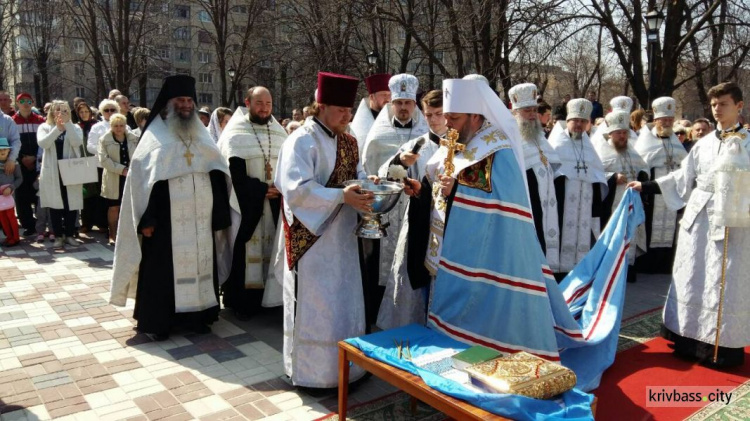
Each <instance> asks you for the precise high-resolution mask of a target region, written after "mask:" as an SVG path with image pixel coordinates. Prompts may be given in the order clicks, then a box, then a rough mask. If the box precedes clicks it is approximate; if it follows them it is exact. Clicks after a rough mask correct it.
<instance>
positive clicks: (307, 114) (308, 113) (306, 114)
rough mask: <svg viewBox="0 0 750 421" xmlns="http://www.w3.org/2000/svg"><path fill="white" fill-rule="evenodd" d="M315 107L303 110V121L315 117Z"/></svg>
mask: <svg viewBox="0 0 750 421" xmlns="http://www.w3.org/2000/svg"><path fill="white" fill-rule="evenodd" d="M313 114H314V113H313V107H310V106H307V107H304V108H303V109H302V119H303V120H304V119H306V118H307V117H311V116H312V115H313Z"/></svg>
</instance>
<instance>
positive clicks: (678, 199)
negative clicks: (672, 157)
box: [656, 149, 697, 211]
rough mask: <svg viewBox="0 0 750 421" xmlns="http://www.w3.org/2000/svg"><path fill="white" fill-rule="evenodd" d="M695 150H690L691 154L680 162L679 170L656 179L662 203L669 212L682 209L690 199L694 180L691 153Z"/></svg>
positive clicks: (694, 171) (692, 155) (694, 165)
mask: <svg viewBox="0 0 750 421" xmlns="http://www.w3.org/2000/svg"><path fill="white" fill-rule="evenodd" d="M695 150H697V149H693V150H691V153H690V154H688V156H687V157H686V158H685V159H683V160H682V164H681V165H680V168H679V169H677V170H675V171H672V172H671V173H669V174H667V175H665V176H663V177H659V178H657V179H656V182H657V183H658V184H659V188H660V189H661V195H662V197H663V198H664V203H665V204H666V205H667V207H668V208H669V209H670V210H673V211H677V210H680V209H682V208H684V207H685V206H686V205H687V200H688V199H689V198H690V192H691V191H692V190H693V185H694V184H695V179H696V160H695V153H693V151H695Z"/></svg>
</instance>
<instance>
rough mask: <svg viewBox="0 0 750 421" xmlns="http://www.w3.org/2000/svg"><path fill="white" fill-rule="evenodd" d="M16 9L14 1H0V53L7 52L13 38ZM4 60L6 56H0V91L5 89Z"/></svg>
mask: <svg viewBox="0 0 750 421" xmlns="http://www.w3.org/2000/svg"><path fill="white" fill-rule="evenodd" d="M17 7H18V5H17V4H16V1H15V0H0V52H5V51H8V49H9V48H8V47H9V46H10V45H11V43H12V42H13V40H14V38H15V36H14V33H13V32H14V30H15V28H16V25H15V24H16V17H17V16H16V9H17ZM5 60H6V55H5V54H0V90H4V89H6V88H7V87H6V77H5V71H6V67H5Z"/></svg>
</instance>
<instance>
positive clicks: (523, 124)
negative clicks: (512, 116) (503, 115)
mask: <svg viewBox="0 0 750 421" xmlns="http://www.w3.org/2000/svg"><path fill="white" fill-rule="evenodd" d="M516 122H517V123H518V130H520V132H521V138H522V139H523V140H525V141H527V142H530V141H533V140H536V139H539V135H541V134H542V133H543V132H544V129H543V128H542V123H541V122H540V121H539V119H534V120H526V119H525V118H520V117H517V118H516Z"/></svg>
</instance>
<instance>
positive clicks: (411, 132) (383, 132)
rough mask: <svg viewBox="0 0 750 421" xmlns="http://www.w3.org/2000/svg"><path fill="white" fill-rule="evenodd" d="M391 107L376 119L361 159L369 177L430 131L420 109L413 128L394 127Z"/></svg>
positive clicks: (415, 111)
mask: <svg viewBox="0 0 750 421" xmlns="http://www.w3.org/2000/svg"><path fill="white" fill-rule="evenodd" d="M391 107H392V105H391V104H388V105H386V106H385V107H383V109H382V110H380V114H378V118H377V119H375V122H374V123H373V124H372V128H371V129H370V132H369V133H368V134H367V140H366V142H365V146H364V149H363V150H362V156H361V157H360V162H362V167H363V168H364V170H365V173H367V175H373V174H377V173H378V170H379V169H380V166H382V165H383V164H384V163H385V162H386V161H388V160H389V159H391V158H392V157H393V155H394V154H395V153H396V151H398V148H399V147H401V145H403V144H404V143H406V142H408V141H409V140H411V139H414V138H416V137H419V136H422V135H423V134H425V133H427V132H428V131H429V130H430V127H429V126H428V125H427V121H426V120H425V119H424V115H423V114H422V111H420V110H419V108H416V109H415V110H414V115H413V116H412V118H411V123H412V125H411V128H409V129H402V128H396V127H394V126H393V114H392V113H391ZM381 256H382V255H381Z"/></svg>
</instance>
